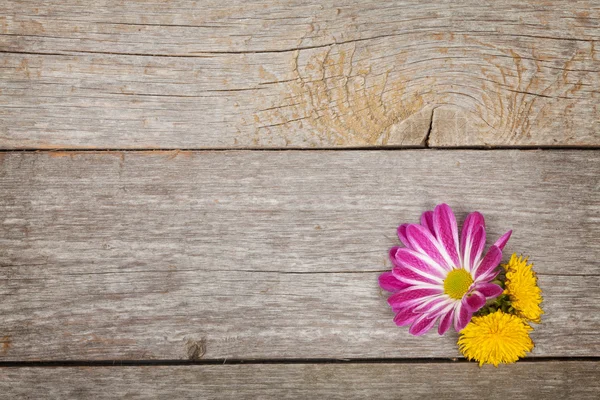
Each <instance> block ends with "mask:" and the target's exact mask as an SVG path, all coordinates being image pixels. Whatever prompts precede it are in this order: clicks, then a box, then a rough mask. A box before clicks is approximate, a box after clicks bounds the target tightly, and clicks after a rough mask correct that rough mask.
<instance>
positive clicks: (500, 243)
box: [494, 230, 512, 250]
mask: <svg viewBox="0 0 600 400" xmlns="http://www.w3.org/2000/svg"><path fill="white" fill-rule="evenodd" d="M510 235H512V230H510V231H508V232H506V233H505V234H504V235H502V236H500V239H498V240H497V241H496V243H494V246H496V247H498V248H499V249H500V250H504V246H506V242H508V239H510Z"/></svg>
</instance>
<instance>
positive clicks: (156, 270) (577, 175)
mask: <svg viewBox="0 0 600 400" xmlns="http://www.w3.org/2000/svg"><path fill="white" fill-rule="evenodd" d="M599 177H600V154H599V153H598V152H594V151H577V150H573V151H516V150H510V151H508V150H507V151H439V150H437V151H436V150H406V151H343V152H332V151H287V152H251V151H248V152H246V151H233V152H220V151H213V152H176V151H174V152H133V153H132V152H128V153H123V152H67V153H64V152H63V153H59V152H43V153H34V152H27V153H16V152H11V153H3V154H2V158H1V167H0V209H1V210H2V212H3V215H2V220H1V221H2V224H1V225H0V229H1V231H0V265H1V268H0V283H1V285H0V296H1V297H2V301H1V302H0V321H1V323H0V337H2V349H1V350H0V360H3V361H8V360H15V361H18V360H67V359H74V360H86V359H87V360H92V359H131V360H139V359H198V358H204V359H225V358H278V359H279V358H313V357H318V358H346V357H348V358H351V357H358V358H364V357H398V358H404V357H454V356H458V353H457V351H456V343H455V341H456V335H455V334H454V335H449V336H445V337H443V338H439V337H438V336H437V335H436V334H430V335H427V336H426V337H421V338H415V337H411V336H409V334H408V333H407V330H406V329H401V328H397V327H396V326H395V325H394V324H393V322H392V313H391V311H390V310H389V309H388V307H387V304H386V301H385V298H386V296H385V294H384V293H382V292H381V291H380V290H379V288H378V285H377V276H378V274H379V273H380V272H382V271H384V270H387V269H389V267H390V265H389V263H388V262H387V250H388V248H389V247H390V246H392V245H394V244H396V243H397V239H396V238H395V230H396V227H397V225H398V224H399V223H401V222H406V221H417V219H418V217H419V215H420V212H422V211H423V210H425V209H428V208H431V207H432V206H433V205H434V204H436V203H438V202H442V201H445V202H448V203H449V204H451V205H452V206H453V207H454V208H455V210H456V212H457V214H458V215H459V218H464V216H465V215H466V212H468V211H472V210H479V211H481V212H483V213H484V215H485V216H486V217H487V227H488V232H489V236H488V237H489V242H491V241H492V240H495V239H496V238H497V237H498V236H499V235H500V234H501V233H503V232H505V231H506V230H508V229H513V230H514V234H513V237H512V239H511V241H510V242H509V244H508V245H507V247H506V253H507V254H505V257H508V255H509V254H510V253H511V252H513V251H516V252H522V253H525V254H528V255H530V256H531V259H532V260H533V261H534V262H535V266H536V270H537V271H538V273H539V275H540V277H539V279H540V284H541V287H542V289H543V290H544V296H545V303H544V308H545V310H546V315H545V316H544V318H543V324H541V325H540V326H539V327H538V328H537V329H536V331H535V332H534V334H533V337H534V340H535V341H536V348H535V350H534V353H533V355H534V356H564V357H571V356H600V338H599V336H598V334H597V333H598V331H599V330H600V286H599V283H598V276H599V275H600V265H599V261H598V260H600V241H599V240H598V239H599V238H600V231H599V229H600V228H599V224H598V217H599V213H600V194H599V191H598V187H599V183H600V182H599V179H600V178H599ZM528 365H529V364H528Z"/></svg>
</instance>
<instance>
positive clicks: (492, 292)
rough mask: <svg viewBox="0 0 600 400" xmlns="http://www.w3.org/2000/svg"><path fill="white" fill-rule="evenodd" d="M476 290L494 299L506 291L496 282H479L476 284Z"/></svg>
mask: <svg viewBox="0 0 600 400" xmlns="http://www.w3.org/2000/svg"><path fill="white" fill-rule="evenodd" d="M475 290H477V291H478V292H479V293H481V294H482V295H484V296H485V297H487V298H488V299H493V298H494V297H498V296H500V295H501V294H502V292H503V291H504V290H503V289H502V288H501V287H500V286H498V285H496V284H495V283H478V284H477V285H475Z"/></svg>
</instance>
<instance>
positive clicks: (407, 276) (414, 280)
mask: <svg viewBox="0 0 600 400" xmlns="http://www.w3.org/2000/svg"><path fill="white" fill-rule="evenodd" d="M392 272H393V274H394V276H395V277H396V279H398V280H399V281H401V282H404V283H406V284H407V285H419V284H429V285H441V282H439V281H436V280H434V279H431V278H428V277H426V276H424V274H420V273H417V272H415V271H414V270H412V269H410V268H405V267H394V270H393V271H392Z"/></svg>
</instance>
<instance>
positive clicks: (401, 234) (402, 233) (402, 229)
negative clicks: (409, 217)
mask: <svg viewBox="0 0 600 400" xmlns="http://www.w3.org/2000/svg"><path fill="white" fill-rule="evenodd" d="M408 225H409V224H402V225H400V226H399V227H398V239H400V241H401V242H402V244H403V245H404V246H405V247H407V248H409V249H410V248H411V247H410V244H409V243H408V239H406V227H407V226H408Z"/></svg>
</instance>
